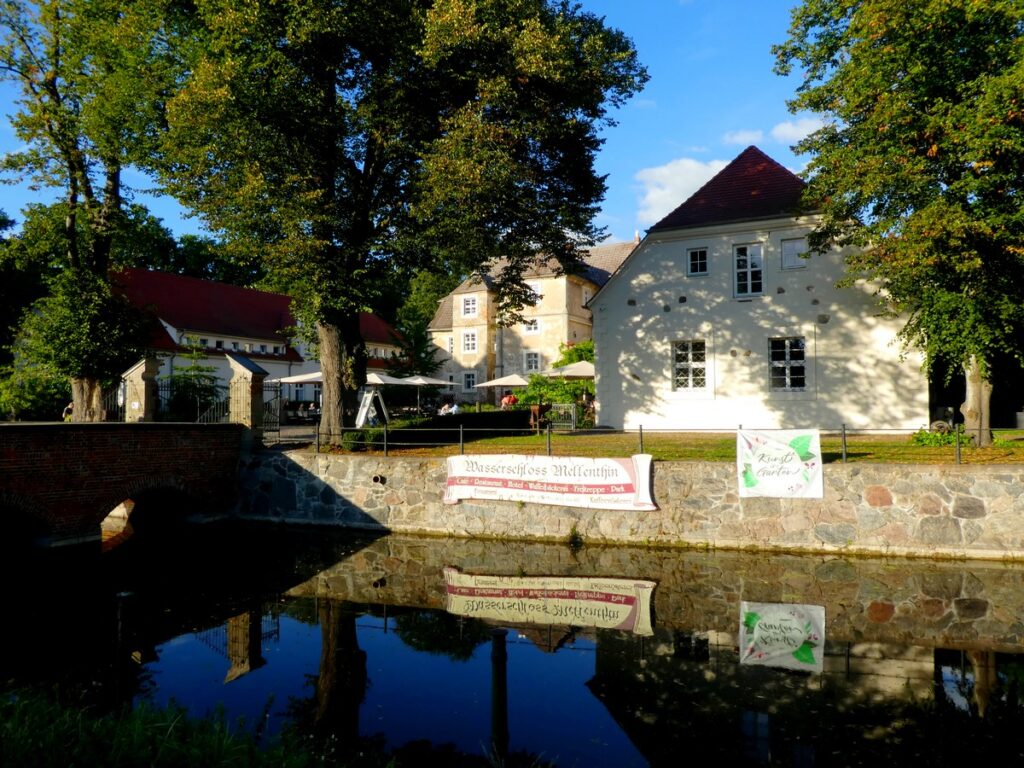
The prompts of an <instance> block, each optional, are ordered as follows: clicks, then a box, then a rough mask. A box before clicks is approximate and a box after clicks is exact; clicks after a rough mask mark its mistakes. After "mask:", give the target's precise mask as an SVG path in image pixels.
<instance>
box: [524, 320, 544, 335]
mask: <svg viewBox="0 0 1024 768" xmlns="http://www.w3.org/2000/svg"><path fill="white" fill-rule="evenodd" d="M523 333H540V321H539V320H537V319H536V318H534V319H533V320H525V321H524V322H523Z"/></svg>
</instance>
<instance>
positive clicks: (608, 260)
mask: <svg viewBox="0 0 1024 768" xmlns="http://www.w3.org/2000/svg"><path fill="white" fill-rule="evenodd" d="M639 242H640V239H639V236H638V237H637V239H636V240H631V241H629V242H623V243H602V244H601V245H595V246H594V247H593V248H590V249H588V250H587V253H586V255H584V257H583V268H582V270H581V271H580V272H579V276H580V277H582V278H583V279H584V280H589V281H590V282H592V283H594V284H595V285H596V286H597V287H598V288H600V287H601V286H602V285H604V284H605V283H606V282H608V278H609V277H611V276H612V273H613V272H614V271H615V270H616V269H618V268H619V265H620V264H622V262H623V261H625V260H626V257H627V256H629V254H630V253H632V252H633V249H634V248H636V246H637V244H639ZM505 264H506V262H504V261H499V262H497V263H496V264H494V265H492V266H491V268H490V269H489V270H488V271H487V272H486V273H479V272H477V273H475V274H472V275H470V276H469V277H467V278H466V279H465V280H463V281H462V282H461V283H459V285H458V287H456V288H455V290H454V291H452V292H451V293H449V294H448V295H447V296H445V297H444V298H443V299H441V301H440V302H439V303H438V307H437V311H436V312H435V313H434V317H433V318H432V319H431V321H430V324H429V325H428V326H427V327H428V328H429V329H430V330H432V331H444V330H449V329H450V328H451V327H452V319H453V315H452V312H453V304H454V297H455V296H456V295H457V294H460V293H474V292H476V291H480V290H484V291H488V292H489V291H493V290H494V282H495V280H496V279H497V277H498V276H499V275H501V272H502V270H503V269H504V268H505ZM556 275H558V264H557V262H556V261H555V260H554V259H544V258H538V260H537V261H536V262H535V263H534V264H532V265H530V266H529V267H528V268H527V269H526V270H524V272H523V277H525V278H526V279H527V280H529V279H531V278H536V277H554V276H556Z"/></svg>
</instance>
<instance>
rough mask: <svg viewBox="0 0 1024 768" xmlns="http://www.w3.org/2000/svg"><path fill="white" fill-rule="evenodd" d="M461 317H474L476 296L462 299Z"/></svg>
mask: <svg viewBox="0 0 1024 768" xmlns="http://www.w3.org/2000/svg"><path fill="white" fill-rule="evenodd" d="M462 316H463V317H476V296H463V297H462Z"/></svg>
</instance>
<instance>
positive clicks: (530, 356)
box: [523, 350, 543, 374]
mask: <svg viewBox="0 0 1024 768" xmlns="http://www.w3.org/2000/svg"><path fill="white" fill-rule="evenodd" d="M531 361H536V367H531ZM541 362H543V361H542V358H541V354H540V352H535V351H533V350H529V351H526V352H523V371H525V372H526V373H527V374H530V373H540V371H541Z"/></svg>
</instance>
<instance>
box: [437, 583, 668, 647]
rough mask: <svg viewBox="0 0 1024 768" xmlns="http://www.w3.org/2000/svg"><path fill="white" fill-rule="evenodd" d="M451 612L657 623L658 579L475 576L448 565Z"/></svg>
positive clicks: (633, 626) (550, 620)
mask: <svg viewBox="0 0 1024 768" xmlns="http://www.w3.org/2000/svg"><path fill="white" fill-rule="evenodd" d="M444 580H445V583H446V586H447V593H448V600H447V606H446V607H447V609H448V612H449V613H454V614H456V615H457V616H471V617H473V618H477V619H494V620H496V621H506V622H510V623H521V624H565V625H569V626H574V627H600V628H602V629H624V630H628V631H630V632H634V633H635V634H638V635H651V634H654V633H653V630H652V629H651V593H652V592H653V591H654V587H655V586H656V584H655V582H653V581H641V580H638V579H602V578H583V577H579V578H577V577H568V576H567V577H562V576H522V577H520V576H473V575H471V574H467V573H462V572H461V571H460V570H459V569H458V568H445V569H444Z"/></svg>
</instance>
